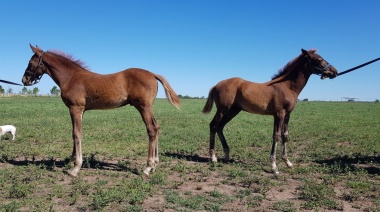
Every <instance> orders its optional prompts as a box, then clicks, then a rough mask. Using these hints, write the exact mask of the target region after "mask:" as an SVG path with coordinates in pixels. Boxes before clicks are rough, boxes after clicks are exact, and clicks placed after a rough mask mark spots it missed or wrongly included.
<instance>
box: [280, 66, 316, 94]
mask: <svg viewBox="0 0 380 212" xmlns="http://www.w3.org/2000/svg"><path fill="white" fill-rule="evenodd" d="M306 68H307V66H306V65H305V64H298V65H297V66H296V67H295V68H294V69H297V70H294V71H293V73H291V74H292V76H291V77H290V78H289V79H288V80H286V81H284V83H286V84H287V86H288V87H289V89H290V90H292V91H293V92H295V93H297V95H298V94H300V93H301V91H302V90H303V88H304V87H305V86H306V83H307V81H308V80H309V78H310V74H308V73H305V72H304V71H303V70H304V69H306Z"/></svg>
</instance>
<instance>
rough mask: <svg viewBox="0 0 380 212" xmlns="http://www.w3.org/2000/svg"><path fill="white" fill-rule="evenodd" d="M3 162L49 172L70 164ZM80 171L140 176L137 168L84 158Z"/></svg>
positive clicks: (11, 160)
mask: <svg viewBox="0 0 380 212" xmlns="http://www.w3.org/2000/svg"><path fill="white" fill-rule="evenodd" d="M5 162H6V163H9V164H11V165H14V166H28V165H31V164H33V165H36V166H40V167H41V168H44V169H46V170H49V171H57V169H63V170H65V169H66V167H68V165H69V164H70V160H69V159H68V158H66V159H35V158H31V159H29V158H25V159H24V160H15V159H7V160H5ZM67 169H68V168H67ZM82 169H100V170H110V171H118V172H131V173H133V174H136V175H139V174H140V172H139V171H138V169H137V168H131V167H129V166H128V165H127V164H124V163H112V162H106V161H100V160H97V159H95V158H93V157H89V158H86V157H85V158H84V161H83V164H82Z"/></svg>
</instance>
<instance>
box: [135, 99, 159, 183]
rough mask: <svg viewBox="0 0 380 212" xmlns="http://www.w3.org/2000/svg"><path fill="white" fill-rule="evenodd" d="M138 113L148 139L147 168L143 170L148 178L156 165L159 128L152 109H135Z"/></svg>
mask: <svg viewBox="0 0 380 212" xmlns="http://www.w3.org/2000/svg"><path fill="white" fill-rule="evenodd" d="M136 108H137V110H138V111H139V112H140V114H141V117H142V119H143V121H144V123H145V126H146V130H147V133H148V137H149V148H148V160H147V167H146V168H145V169H144V171H143V172H144V174H145V175H147V176H149V173H150V171H151V170H152V169H153V170H154V169H155V168H156V165H157V163H158V160H159V159H158V132H159V129H160V126H159V125H158V123H157V121H156V119H155V118H154V114H153V109H152V107H148V106H145V107H136Z"/></svg>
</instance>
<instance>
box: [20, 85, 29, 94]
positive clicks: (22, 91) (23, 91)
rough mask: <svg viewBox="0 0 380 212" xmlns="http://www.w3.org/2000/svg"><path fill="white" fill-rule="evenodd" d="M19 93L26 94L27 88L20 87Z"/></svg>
mask: <svg viewBox="0 0 380 212" xmlns="http://www.w3.org/2000/svg"><path fill="white" fill-rule="evenodd" d="M20 93H21V94H23V95H26V94H28V89H27V88H26V87H25V86H24V87H23V88H22V89H21V91H20Z"/></svg>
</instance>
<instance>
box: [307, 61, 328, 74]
mask: <svg viewBox="0 0 380 212" xmlns="http://www.w3.org/2000/svg"><path fill="white" fill-rule="evenodd" d="M306 58H307V61H308V62H309V65H312V62H311V59H310V57H309V56H307V57H306ZM330 66H331V65H330V64H329V63H327V65H326V66H325V67H323V68H319V67H316V66H313V67H312V72H311V73H312V74H315V75H318V76H321V77H322V76H323V74H324V73H325V71H326V70H327V69H328V68H330Z"/></svg>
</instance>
